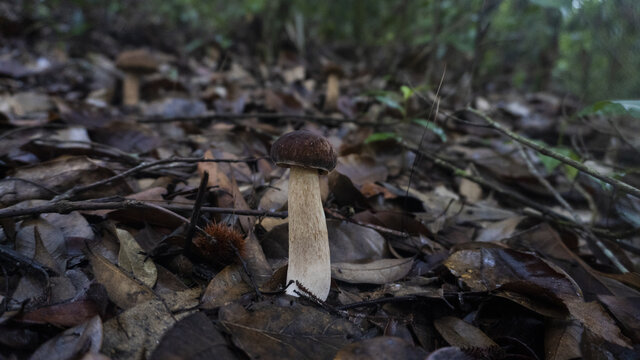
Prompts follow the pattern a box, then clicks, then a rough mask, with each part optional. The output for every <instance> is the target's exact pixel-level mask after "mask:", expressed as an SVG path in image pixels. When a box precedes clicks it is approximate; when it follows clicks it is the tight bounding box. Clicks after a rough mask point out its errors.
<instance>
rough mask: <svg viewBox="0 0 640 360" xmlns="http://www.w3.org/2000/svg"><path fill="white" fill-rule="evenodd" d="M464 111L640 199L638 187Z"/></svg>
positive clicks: (545, 153) (511, 136)
mask: <svg viewBox="0 0 640 360" xmlns="http://www.w3.org/2000/svg"><path fill="white" fill-rule="evenodd" d="M466 111H469V112H471V113H473V114H475V115H477V116H479V117H480V118H481V119H483V120H484V121H486V122H487V123H489V124H490V125H491V127H493V128H494V129H496V130H498V131H500V132H501V133H503V134H505V135H507V136H508V137H510V138H512V139H513V140H515V141H517V142H519V143H522V144H524V145H526V146H527V147H530V148H532V149H534V150H536V151H538V152H540V153H542V154H544V155H547V156H549V157H552V158H554V159H556V160H558V161H561V162H563V163H565V164H567V165H570V166H573V167H574V168H576V169H578V170H580V171H582V172H584V173H587V174H589V175H591V176H593V177H594V178H596V179H599V180H602V181H604V182H606V183H608V184H611V185H612V186H613V187H614V188H616V189H619V190H620V191H622V192H624V193H627V194H630V195H633V196H635V197H637V198H639V199H640V189H638V188H635V187H633V186H631V185H629V184H627V183H625V182H623V181H620V180H617V179H614V178H612V177H610V176H607V175H604V174H602V173H600V172H599V171H597V170H595V169H593V168H590V167H588V166H586V165H585V164H583V163H581V162H578V161H575V160H573V159H571V158H569V157H567V156H564V155H562V154H559V153H557V152H555V151H553V150H551V149H550V148H549V147H544V146H542V145H540V144H537V143H535V142H533V141H531V140H529V139H527V138H525V137H523V136H521V135H518V134H516V133H515V132H513V131H511V130H509V129H507V128H505V127H504V126H502V125H501V124H500V123H498V122H497V121H495V120H493V119H491V118H489V117H488V116H487V115H485V114H483V113H481V112H480V111H478V110H475V109H472V108H466Z"/></svg>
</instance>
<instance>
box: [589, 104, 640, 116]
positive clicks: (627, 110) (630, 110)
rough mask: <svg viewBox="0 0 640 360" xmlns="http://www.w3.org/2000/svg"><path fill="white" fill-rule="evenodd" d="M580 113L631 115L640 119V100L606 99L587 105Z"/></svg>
mask: <svg viewBox="0 0 640 360" xmlns="http://www.w3.org/2000/svg"><path fill="white" fill-rule="evenodd" d="M578 115H580V116H583V115H609V116H631V117H633V118H635V119H640V100H604V101H598V102H597V103H595V104H593V105H590V106H587V107H586V108H584V109H582V110H581V111H580V112H579V113H578Z"/></svg>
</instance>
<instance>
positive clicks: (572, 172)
mask: <svg viewBox="0 0 640 360" xmlns="http://www.w3.org/2000/svg"><path fill="white" fill-rule="evenodd" d="M536 142H537V143H538V144H539V145H541V146H544V147H549V145H547V144H545V143H543V142H541V141H536ZM551 150H552V151H553V152H556V153H558V154H561V155H564V156H566V157H568V158H571V159H573V160H576V161H578V160H580V157H579V156H578V154H576V153H575V152H574V151H573V150H571V149H569V148H566V147H551ZM539 157H540V162H542V165H544V168H545V170H547V173H552V172H553V171H554V170H555V169H556V168H557V167H558V166H559V165H560V164H562V162H561V161H560V160H556V159H554V158H552V157H550V156H546V155H542V154H539ZM564 171H565V174H566V175H567V177H568V178H569V179H571V180H573V179H575V177H576V176H577V175H578V169H576V168H574V167H573V166H569V165H565V166H564Z"/></svg>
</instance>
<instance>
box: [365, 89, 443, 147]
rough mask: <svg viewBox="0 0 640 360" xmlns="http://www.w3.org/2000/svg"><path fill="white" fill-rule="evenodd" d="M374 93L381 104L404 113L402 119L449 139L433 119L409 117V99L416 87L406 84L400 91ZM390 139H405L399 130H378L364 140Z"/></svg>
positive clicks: (366, 142) (370, 141)
mask: <svg viewBox="0 0 640 360" xmlns="http://www.w3.org/2000/svg"><path fill="white" fill-rule="evenodd" d="M372 94H373V95H374V97H375V99H376V100H377V101H378V102H380V103H381V104H383V105H385V106H387V107H389V108H391V109H395V110H397V111H399V112H400V113H401V114H402V121H404V122H408V121H410V122H412V123H414V124H418V125H420V126H422V127H424V128H425V130H428V131H431V132H433V133H434V134H436V135H438V137H439V138H440V140H442V142H446V141H447V135H446V134H445V132H444V129H442V128H441V127H440V126H438V125H436V124H435V123H434V122H433V121H430V120H428V119H423V118H412V119H409V118H408V107H409V100H410V99H411V97H413V96H415V95H416V89H415V88H410V87H408V86H406V85H402V86H401V87H400V89H399V91H398V92H393V91H376V92H373V93H372ZM390 139H392V140H396V141H398V142H401V141H402V140H403V139H402V136H401V135H400V134H398V133H397V132H376V133H373V134H371V135H369V136H368V137H367V138H366V139H365V141H364V142H365V144H369V143H372V142H375V141H382V140H390Z"/></svg>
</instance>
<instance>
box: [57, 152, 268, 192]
mask: <svg viewBox="0 0 640 360" xmlns="http://www.w3.org/2000/svg"><path fill="white" fill-rule="evenodd" d="M266 158H267V157H266V156H263V157H258V158H249V159H238V160H235V159H205V158H204V157H197V158H170V159H162V160H157V161H152V162H144V163H141V164H140V165H138V166H135V167H133V168H131V169H129V170H127V171H123V172H121V173H120V174H117V175H114V176H112V177H110V178H107V179H104V180H100V181H96V182H94V183H92V184H88V185H83V186H77V187H74V188H71V189H69V190H67V191H66V192H65V193H63V194H60V195H58V196H56V197H55V198H53V201H60V200H69V199H71V198H73V197H74V196H77V195H78V194H81V193H83V192H85V191H88V190H91V189H95V188H97V187H100V186H103V185H107V184H108V183H111V182H114V181H117V180H120V179H124V178H125V177H127V176H130V175H133V174H135V173H138V172H141V171H142V170H146V169H149V168H152V167H156V166H158V165H162V164H169V163H199V162H221V163H239V162H253V161H257V160H260V159H266Z"/></svg>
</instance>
